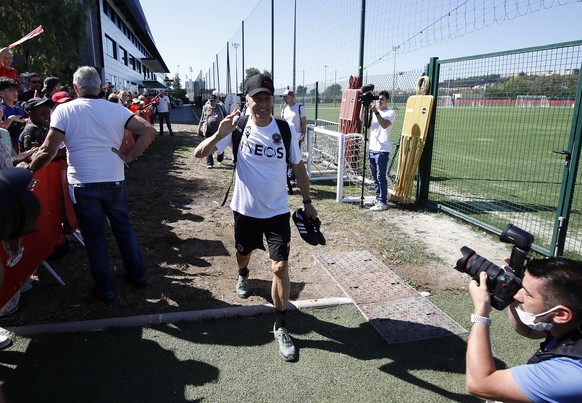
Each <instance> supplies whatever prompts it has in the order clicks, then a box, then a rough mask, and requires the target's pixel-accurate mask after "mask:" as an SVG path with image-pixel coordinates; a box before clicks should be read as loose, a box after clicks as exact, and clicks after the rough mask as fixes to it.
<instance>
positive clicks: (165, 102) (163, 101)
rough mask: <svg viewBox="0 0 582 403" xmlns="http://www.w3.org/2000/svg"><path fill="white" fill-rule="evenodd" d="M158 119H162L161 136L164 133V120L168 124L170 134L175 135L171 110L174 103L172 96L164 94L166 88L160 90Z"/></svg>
mask: <svg viewBox="0 0 582 403" xmlns="http://www.w3.org/2000/svg"><path fill="white" fill-rule="evenodd" d="M157 109H158V119H159V120H160V136H163V135H164V122H166V126H168V130H169V131H170V136H173V135H174V132H173V131H172V124H171V123H170V111H171V110H172V103H171V101H170V98H169V97H168V96H167V95H166V94H164V90H161V91H160V97H159V98H158V101H157Z"/></svg>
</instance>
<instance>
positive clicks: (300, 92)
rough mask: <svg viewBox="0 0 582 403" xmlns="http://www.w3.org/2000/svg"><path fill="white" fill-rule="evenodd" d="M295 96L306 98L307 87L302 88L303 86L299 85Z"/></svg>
mask: <svg viewBox="0 0 582 403" xmlns="http://www.w3.org/2000/svg"><path fill="white" fill-rule="evenodd" d="M295 94H296V95H297V96H298V97H302V96H305V94H307V87H304V86H302V85H298V86H297V90H296V91H295Z"/></svg>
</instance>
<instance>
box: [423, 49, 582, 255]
mask: <svg viewBox="0 0 582 403" xmlns="http://www.w3.org/2000/svg"><path fill="white" fill-rule="evenodd" d="M581 65H582V41H579V42H570V43H563V44H557V45H550V46H545V47H539V48H529V49H521V50H515V51H509V52H503V53H495V54H487V55H480V56H474V57H465V58H459V59H451V60H437V59H434V60H433V61H432V64H431V66H432V68H431V73H430V75H431V80H432V82H433V87H432V88H433V91H432V92H433V94H434V95H435V96H436V97H437V102H436V110H435V115H434V125H433V127H432V133H431V136H430V139H429V141H428V143H427V146H428V150H427V153H426V154H425V156H423V167H422V169H421V172H423V174H422V177H421V180H420V182H422V183H423V185H422V186H421V189H420V193H419V195H422V196H419V200H422V201H427V202H428V203H429V204H432V205H436V206H437V207H438V208H439V209H441V210H443V211H446V212H448V213H450V214H453V215H455V216H458V217H461V218H463V219H465V220H468V221H470V222H473V223H475V224H477V225H479V226H481V227H483V228H486V229H488V230H491V231H493V232H496V233H500V232H501V231H502V229H503V228H504V227H505V225H506V224H507V223H512V224H514V225H517V226H518V227H520V228H522V229H524V230H526V231H528V232H531V233H532V234H533V235H534V236H535V249H536V250H538V251H539V252H542V253H544V254H546V255H554V254H556V255H558V254H566V255H572V256H577V257H580V256H582V220H581V218H582V217H581V214H582V200H581V197H580V195H579V192H576V189H577V188H576V187H575V185H576V184H578V182H579V181H580V179H578V180H577V178H576V173H577V169H578V158H579V149H580V137H581V131H582V128H581V126H580V125H581V123H580V122H581V121H582V118H581V117H580V102H579V101H580V88H578V87H579V86H580V84H579V82H580V72H581V70H580V67H581ZM428 173H429V174H428ZM566 226H567V233H566V232H565V231H563V230H564V229H565V227H566ZM566 234H567V236H566ZM562 241H564V242H562Z"/></svg>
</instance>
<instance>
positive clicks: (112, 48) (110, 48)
mask: <svg viewBox="0 0 582 403" xmlns="http://www.w3.org/2000/svg"><path fill="white" fill-rule="evenodd" d="M105 54H106V55H108V56H111V57H112V58H114V59H117V44H116V43H115V41H114V40H113V39H111V38H110V37H108V36H107V35H105Z"/></svg>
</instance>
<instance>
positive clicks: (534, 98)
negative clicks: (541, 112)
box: [515, 95, 550, 108]
mask: <svg viewBox="0 0 582 403" xmlns="http://www.w3.org/2000/svg"><path fill="white" fill-rule="evenodd" d="M515 106H516V107H517V108H549V107H550V101H548V97H547V96H545V95H518V96H517V98H516V99H515Z"/></svg>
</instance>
